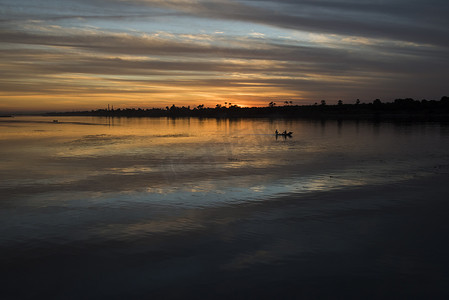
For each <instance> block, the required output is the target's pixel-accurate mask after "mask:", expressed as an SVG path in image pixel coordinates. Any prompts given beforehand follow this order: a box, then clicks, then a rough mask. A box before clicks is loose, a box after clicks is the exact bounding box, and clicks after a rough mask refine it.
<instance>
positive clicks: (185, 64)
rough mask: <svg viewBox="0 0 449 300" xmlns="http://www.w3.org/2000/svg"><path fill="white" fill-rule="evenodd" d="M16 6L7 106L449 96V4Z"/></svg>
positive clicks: (124, 1) (6, 46)
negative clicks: (68, 100) (25, 101)
mask: <svg viewBox="0 0 449 300" xmlns="http://www.w3.org/2000/svg"><path fill="white" fill-rule="evenodd" d="M427 3H430V4H432V5H430V4H427ZM4 10H5V12H7V13H6V14H4V15H3V16H2V19H1V20H0V24H1V25H2V26H1V28H0V41H1V42H0V67H1V69H2V73H0V89H1V90H2V95H3V98H2V95H0V98H1V99H6V97H8V96H9V95H28V94H29V95H46V94H48V95H50V94H51V95H64V93H65V94H70V95H75V94H77V95H92V96H95V95H102V94H111V93H116V94H117V95H121V97H124V98H126V97H128V96H127V95H129V97H131V96H130V95H131V94H134V95H137V94H142V95H143V94H151V95H153V96H154V99H155V100H154V101H156V100H157V99H162V98H163V99H168V98H170V101H172V99H173V98H176V93H178V95H182V97H184V98H188V97H190V99H194V97H195V95H201V97H206V96H204V95H206V94H208V95H210V99H211V100H210V101H214V100H212V99H214V98H220V97H225V96H224V95H226V97H230V98H232V97H237V98H239V97H240V98H239V99H242V97H247V98H248V99H256V98H258V99H262V100H260V101H263V102H266V101H265V100H263V99H266V98H267V97H271V95H280V96H282V95H288V97H291V98H292V99H306V100H307V101H309V102H310V101H313V102H314V101H316V99H320V98H327V99H330V98H343V99H344V97H347V98H348V99H350V98H353V97H357V98H363V97H367V98H368V97H370V98H378V97H381V98H382V97H397V96H398V95H397V94H399V93H403V91H410V93H411V94H405V95H403V94H401V95H400V96H406V97H409V96H410V97H416V98H418V97H440V96H441V95H442V94H446V93H447V92H446V85H447V84H446V83H445V82H444V81H445V79H444V78H445V77H446V73H447V68H448V67H449V56H448V55H447V47H448V45H449V44H448V37H449V34H448V30H449V26H447V25H449V24H448V21H447V19H446V18H445V16H446V15H447V13H448V5H447V4H446V3H445V2H442V1H431V2H424V1H416V0H414V1H407V2H405V1H402V0H401V1H400V0H393V1H389V2H387V3H383V2H373V1H363V0H361V1H349V0H338V1H337V0H334V1H330V0H316V1H315V0H314V1H311V0H303V1H293V0H281V1H255V0H253V1H221V0H216V1H201V0H198V1H173V0H168V1H151V0H111V1H106V0H93V1H87V0H81V1H71V0H65V1H55V0H52V1H50V0H46V1H42V3H40V5H39V6H37V5H36V4H35V3H34V2H33V1H26V0H25V1H23V2H21V3H19V2H17V1H10V0H5V5H4ZM170 16H177V18H170ZM179 17H182V18H179ZM242 95H243V96H242ZM158 97H159V98H158ZM156 98H157V99H156ZM191 101H193V100H191ZM158 103H160V102H158ZM180 104H182V103H180Z"/></svg>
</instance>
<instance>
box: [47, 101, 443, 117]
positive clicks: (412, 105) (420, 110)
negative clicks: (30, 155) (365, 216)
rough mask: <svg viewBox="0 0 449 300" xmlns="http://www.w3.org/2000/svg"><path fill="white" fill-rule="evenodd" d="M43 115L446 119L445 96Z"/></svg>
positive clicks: (50, 113) (115, 110)
mask: <svg viewBox="0 0 449 300" xmlns="http://www.w3.org/2000/svg"><path fill="white" fill-rule="evenodd" d="M43 115H44V116H98V117H174V118H177V117H200V118H299V119H337V120H338V119H352V120H379V119H382V120H389V119H394V120H404V121H415V120H416V121H426V120H429V121H449V97H446V96H445V97H442V98H441V100H439V101H437V100H421V101H419V100H413V99H411V98H406V99H396V100H395V101H394V102H387V103H383V102H381V101H380V100H379V99H376V100H375V101H373V102H372V103H356V104H343V103H342V102H340V103H339V104H337V105H327V104H326V103H325V101H324V100H323V101H321V103H320V104H317V103H316V104H315V105H301V106H300V105H284V106H276V105H275V103H270V105H269V106H267V107H239V106H237V105H232V106H228V107H227V106H221V105H218V104H217V106H216V107H214V108H208V107H204V105H199V106H197V107H194V108H190V107H184V106H182V107H177V106H175V105H172V106H171V107H168V106H167V107H166V108H165V109H161V108H152V109H141V108H138V109H135V108H132V109H131V108H125V109H109V108H108V109H97V110H91V111H75V112H49V113H45V114H43Z"/></svg>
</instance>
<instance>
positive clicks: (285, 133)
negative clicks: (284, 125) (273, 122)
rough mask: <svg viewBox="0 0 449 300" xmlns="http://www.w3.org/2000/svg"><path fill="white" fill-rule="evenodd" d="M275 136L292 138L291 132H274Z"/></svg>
mask: <svg viewBox="0 0 449 300" xmlns="http://www.w3.org/2000/svg"><path fill="white" fill-rule="evenodd" d="M275 134H276V136H285V137H287V136H290V137H291V136H292V134H293V132H291V131H289V132H277V131H276V133H275Z"/></svg>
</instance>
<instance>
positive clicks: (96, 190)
mask: <svg viewBox="0 0 449 300" xmlns="http://www.w3.org/2000/svg"><path fill="white" fill-rule="evenodd" d="M276 129H278V130H280V131H283V130H288V131H293V137H292V138H285V139H284V138H277V139H276V137H275V135H274V131H275V130H276ZM0 130H1V134H0V157H1V158H2V164H1V165H0V178H1V181H0V195H2V199H1V202H0V226H1V228H2V229H3V232H2V235H1V236H0V245H1V246H2V248H1V251H3V252H1V253H0V254H2V255H1V260H2V261H3V262H4V263H5V264H10V265H12V267H11V268H12V271H11V272H13V271H15V272H17V274H20V276H22V270H24V272H23V273H25V274H31V275H29V276H30V278H29V280H28V281H29V282H34V280H37V281H39V278H41V277H40V276H33V274H36V273H33V272H36V271H35V270H37V269H39V268H42V266H41V265H40V264H41V263H42V264H44V265H45V268H47V269H48V268H50V269H52V268H53V271H54V272H53V273H51V272H49V273H48V274H47V275H45V276H44V275H42V274H41V275H42V276H43V277H42V278H43V279H42V280H44V281H46V282H53V281H55V280H56V281H57V278H55V277H54V276H53V275H51V274H59V273H58V272H62V273H64V271H60V270H59V271H58V268H59V266H60V264H61V261H58V259H61V260H62V262H63V265H64V266H67V268H65V269H64V270H81V271H80V272H81V273H82V274H81V275H79V277H77V279H78V280H79V281H80V282H84V283H85V284H86V283H89V282H92V280H89V279H88V277H86V274H90V272H93V274H96V275H98V274H99V273H101V274H102V275H101V276H103V275H104V274H112V275H111V276H115V277H116V278H119V279H123V277H126V276H128V277H127V278H136V276H137V275H135V274H141V275H142V276H140V277H141V278H152V280H151V281H150V283H147V282H144V283H141V285H138V286H139V287H140V288H141V289H142V290H145V288H146V287H147V286H150V287H151V288H155V289H156V288H159V285H158V284H162V285H164V284H166V285H169V284H171V283H172V282H176V284H177V285H182V284H186V285H187V283H189V284H194V283H192V282H191V281H190V282H189V280H190V278H193V279H191V280H197V281H198V280H200V282H201V280H205V279H199V278H222V277H220V276H224V277H223V278H224V279H225V280H224V282H226V278H228V279H229V278H234V277H235V276H237V277H236V278H239V277H238V276H240V275H238V274H240V273H232V272H234V271H235V272H237V271H238V272H241V271H242V270H251V272H249V273H248V274H247V275H248V276H247V277H248V278H258V276H261V275H260V274H263V272H262V273H260V272H258V269H257V268H261V266H264V267H265V268H267V269H263V270H265V273H266V274H270V276H267V277H266V278H265V277H264V278H263V280H261V281H260V282H262V285H263V283H264V282H271V281H270V279H267V278H271V274H272V273H273V272H280V271H276V270H281V271H282V272H283V271H284V270H288V272H290V274H294V275H295V276H300V275H301V274H302V273H301V274H298V272H299V271H298V270H303V268H304V267H305V268H307V266H308V265H304V264H303V263H304V261H307V260H306V259H305V258H304V257H305V256H307V257H309V256H310V255H312V256H313V255H317V253H326V255H330V256H332V255H335V253H343V254H344V257H351V258H352V257H356V258H357V255H355V256H354V255H353V254H354V253H356V254H360V253H359V252H357V251H359V248H358V247H362V246H363V247H365V246H366V245H368V249H371V248H370V247H371V244H376V245H377V243H378V238H377V237H373V240H374V241H375V242H373V241H371V240H364V239H363V238H364V237H365V235H366V234H367V233H368V234H371V235H372V236H377V234H379V232H381V231H382V230H384V229H383V228H384V227H383V226H386V225H385V224H387V225H388V224H390V223H394V222H395V220H396V217H390V216H389V215H388V214H386V215H385V216H384V215H382V218H384V219H381V220H382V221H379V219H373V216H374V217H376V216H377V215H376V212H377V211H378V210H380V207H384V206H392V205H394V204H395V203H402V202H405V201H407V200H408V199H409V198H413V197H415V195H418V196H416V197H417V199H418V200H419V201H421V199H424V196H423V195H425V197H429V198H431V199H432V195H433V197H434V198H437V197H438V195H440V194H441V193H440V192H441V190H443V189H442V188H440V189H435V190H429V191H427V190H425V189H423V186H420V185H418V186H414V185H413V184H411V183H410V182H413V180H415V179H420V180H424V181H425V180H426V178H431V176H433V175H441V174H448V173H449V172H448V171H449V153H448V151H447V149H449V134H448V132H449V130H447V126H446V125H444V124H436V123H435V124H432V123H422V124H413V125H407V124H394V123H371V122H355V121H345V122H337V121H327V122H323V121H301V120H269V119H247V120H243V119H242V120H215V119H193V118H192V119H175V120H173V119H166V118H161V119H146V118H142V119H133V118H115V119H108V118H93V117H92V118H90V117H85V118H83V117H64V118H59V122H58V123H53V122H52V118H46V117H17V118H14V119H11V120H6V121H5V120H0ZM437 186H438V187H439V186H441V185H440V184H439V183H437ZM443 188H444V186H443ZM417 189H418V190H417ZM432 193H433V194H432ZM428 194H429V195H430V196H428ZM415 200H416V199H415ZM401 201H402V202H401ZM406 208H407V205H404V207H401V211H402V210H403V209H406ZM355 211H361V215H357V214H355V213H354V212H355ZM341 215H343V216H345V218H343V219H342V217H341ZM346 216H348V217H346ZM405 219H406V221H404V223H407V222H408V219H407V218H405ZM348 220H349V221H348ZM353 220H356V221H354V222H355V223H353ZM423 222H424V221H423ZM408 223H410V222H408ZM379 224H381V225H382V226H379ZM404 231H405V232H407V233H408V232H409V231H408V229H407V230H404ZM400 232H401V234H400V235H401V236H403V235H404V234H403V233H402V231H400ZM386 236H387V239H388V236H389V235H386ZM376 239H377V240H376ZM380 241H381V242H383V243H385V244H388V243H390V242H391V241H387V242H386V241H385V240H382V239H380ZM365 244H366V245H365ZM369 251H371V250H369ZM369 251H368V252H369ZM426 251H427V250H426ZM369 253H371V252H369ZM347 254H348V255H347ZM58 255H60V256H58ZM135 255H142V257H140V258H139V257H138V256H136V258H134V257H135ZM61 257H62V258H61ZM323 257H324V259H325V258H326V257H327V256H323ZM323 257H320V259H319V261H321V259H323ZM35 258H36V259H35ZM72 258H78V260H77V261H73V263H72V262H71V261H72ZM117 258H120V259H129V261H127V263H123V265H124V266H125V267H124V268H123V269H121V268H119V269H120V271H110V268H113V267H114V266H115V263H116V261H117ZM34 259H35V260H34ZM340 259H341V257H340ZM22 260H26V262H27V263H23V264H22V263H21V261H22ZM384 260H385V261H389V260H387V259H384ZM336 261H339V260H336ZM343 261H344V259H343ZM356 261H357V260H356ZM367 261H368V263H367ZM358 263H362V265H363V264H364V266H366V264H368V265H369V264H370V263H371V260H366V261H361V262H360V260H359V261H358ZM358 263H354V264H351V263H349V264H343V263H342V264H343V267H346V266H349V269H350V270H352V269H351V268H355V269H357V268H359V267H358ZM91 264H92V265H94V266H95V267H91ZM28 265H29V267H28ZM316 265H317V264H310V266H309V267H308V272H309V273H307V274H310V273H313V272H316V271H314V270H315V269H316ZM318 265H319V264H318ZM111 266H112V267H111ZM135 266H139V267H135ZM279 266H282V268H280V269H278V267H279ZM289 266H292V268H291V269H289ZM298 266H300V267H298ZM253 267H256V269H254V270H252V269H251V268H253ZM376 267H378V266H377V265H376ZM136 268H138V269H136ZM381 268H383V269H382V270H384V273H385V274H390V271H391V270H390V269H389V267H388V266H385V265H382V266H381ZM86 269H89V271H86V272H84V271H85V270H86ZM322 269H323V270H324V271H323V274H325V275H326V276H327V274H328V271H329V270H328V268H327V266H325V267H323V268H322ZM92 270H97V271H92ZM186 270H188V271H186ZM236 270H237V271H236ZM267 270H268V271H267ZM370 270H372V269H370ZM31 271H33V272H31ZM126 272H128V273H126ZM222 272H225V273H222ZM226 272H231V274H232V276H231V275H229V274H228V273H226ZM288 272H287V273H288ZM301 272H303V271H301ZM348 272H349V273H350V271H348ZM370 272H371V273H369V274H371V275H372V274H376V271H370ZM17 274H16V275H17ZM64 274H68V273H64ZM126 274H128V275H126ZM129 274H131V275H129ZM161 274H163V275H161ZM217 274H220V275H217ZM223 274H224V275H223ZM304 274H306V273H304ZM307 274H306V275H307ZM350 274H351V276H352V275H354V274H352V273H350ZM306 275H301V276H306ZM371 275H370V276H371ZM20 276H19V277H20ZM52 276H53V277H52ZM73 276H74V275H73ZM101 276H97V277H98V278H100V277H101ZM227 276H229V277H227ZM242 276H243V275H242ZM282 276H283V275H282ZM282 276H281V277H279V276H278V277H276V278H278V279H279V278H283V277H282ZM323 276H324V275H323ZM287 277H289V276H287ZM337 277H338V276H337ZM11 278H14V276H12V277H11ZM36 278H38V279H36ZM83 278H87V279H83ZM98 278H96V280H97V279H98ZM101 278H103V277H101ZM223 278H222V279H223ZM291 278H294V276H293V277H291ZM351 278H352V277H351ZM83 280H84V281H83ZM98 280H100V282H101V279H98ZM117 280H118V279H117ZM206 280H207V279H206ZM211 280H213V279H211ZM253 280H254V284H259V283H260V282H258V281H257V280H256V279H253ZM279 280H280V279H279ZM279 280H278V281H277V282H278V283H279V282H280V281H279ZM118 281H119V282H120V284H122V283H123V280H118ZM236 281H239V280H237V279H236ZM67 282H69V280H68V281H66V283H67ZM113 282H115V281H113ZM124 282H126V279H125V280H124ZM184 282H187V283H184ZM206 283H207V281H206ZM271 283H272V282H271ZM102 284H103V286H107V287H108V289H109V288H111V286H112V287H115V286H119V285H120V284H117V282H115V284H111V282H110V281H108V280H107V279H104V281H102ZM133 284H135V282H133ZM276 284H277V283H276ZM43 285H45V284H44V283H43ZM61 286H62V285H61Z"/></svg>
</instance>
